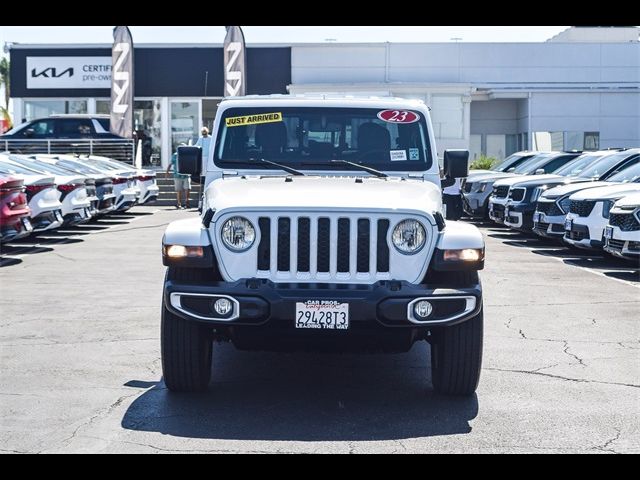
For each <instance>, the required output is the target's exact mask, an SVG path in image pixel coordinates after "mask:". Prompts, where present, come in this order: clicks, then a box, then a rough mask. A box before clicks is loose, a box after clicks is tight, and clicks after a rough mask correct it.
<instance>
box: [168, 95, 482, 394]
mask: <svg viewBox="0 0 640 480" xmlns="http://www.w3.org/2000/svg"><path fill="white" fill-rule="evenodd" d="M213 138H214V143H213V146H212V148H211V149H210V152H209V158H206V159H204V161H203V159H202V158H201V150H200V148H199V147H180V148H179V149H178V150H179V151H178V170H179V171H180V172H182V173H186V174H191V175H192V176H193V177H194V178H197V177H199V176H200V175H203V176H204V177H205V185H204V197H203V200H202V211H201V215H200V216H199V217H195V218H191V219H186V220H180V221H177V222H174V223H172V224H171V225H169V227H168V228H167V230H166V233H165V236H164V239H163V262H164V264H165V265H166V266H167V267H168V269H167V274H166V280H165V284H164V301H163V310H162V368H163V374H164V381H165V383H166V385H167V387H168V388H169V390H171V391H177V392H188V391H200V390H204V389H206V388H207V386H208V383H209V380H210V376H211V353H212V348H213V344H214V342H222V341H230V342H232V343H233V344H234V345H235V347H236V348H239V349H245V350H271V351H295V350H298V351H308V350H314V351H338V352H393V353H397V352H406V351H408V350H409V349H410V348H411V346H412V345H413V343H414V342H416V341H419V340H426V341H427V342H429V343H430V345H431V350H430V351H431V365H432V379H433V382H432V383H433V386H434V389H435V390H436V391H437V392H441V393H445V394H456V395H470V394H472V393H473V392H474V391H475V389H476V387H477V385H478V380H479V377H480V370H481V362H482V335H483V314H482V290H481V285H480V280H479V278H478V270H481V269H482V268H483V266H484V241H483V238H482V235H481V234H480V232H479V231H478V230H477V229H476V228H475V227H474V226H471V225H467V224H462V223H457V222H451V221H447V222H445V220H444V218H443V215H442V195H441V183H444V184H446V183H447V182H451V181H452V179H454V178H460V177H466V175H467V162H468V152H466V151H462V150H448V151H445V152H444V171H445V174H446V178H445V179H444V180H443V181H441V178H440V170H439V166H438V160H437V158H438V157H437V154H436V146H435V139H434V135H433V129H432V125H431V120H430V117H429V109H428V108H427V106H426V105H425V104H424V103H423V102H421V101H416V100H403V99H393V98H371V99H357V98H328V97H324V96H320V97H315V98H309V97H299V96H288V95H274V96H252V97H242V98H236V99H225V100H223V101H222V102H221V103H220V106H219V108H218V111H217V115H216V119H215V125H214V129H213ZM203 165H204V166H203ZM202 168H205V170H206V171H204V172H202V171H201V169H202ZM426 361H427V359H425V362H426Z"/></svg>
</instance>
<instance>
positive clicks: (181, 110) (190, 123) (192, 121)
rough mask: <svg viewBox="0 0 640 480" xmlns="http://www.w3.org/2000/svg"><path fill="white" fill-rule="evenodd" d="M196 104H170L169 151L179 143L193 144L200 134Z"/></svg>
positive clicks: (197, 104)
mask: <svg viewBox="0 0 640 480" xmlns="http://www.w3.org/2000/svg"><path fill="white" fill-rule="evenodd" d="M199 119H200V105H199V103H198V102H171V151H172V152H175V151H177V149H178V146H179V145H180V144H181V143H184V144H185V145H188V144H189V143H190V142H191V143H195V142H196V141H197V140H198V136H199V133H200V128H199V123H200V122H199Z"/></svg>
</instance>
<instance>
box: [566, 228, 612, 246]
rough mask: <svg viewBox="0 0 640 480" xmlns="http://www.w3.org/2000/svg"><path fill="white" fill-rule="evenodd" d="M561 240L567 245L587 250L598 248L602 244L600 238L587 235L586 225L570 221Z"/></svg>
mask: <svg viewBox="0 0 640 480" xmlns="http://www.w3.org/2000/svg"><path fill="white" fill-rule="evenodd" d="M563 240H564V241H565V242H566V243H568V244H569V245H572V246H574V247H577V248H584V249H587V250H598V249H600V248H602V247H603V246H604V242H603V241H602V240H596V239H592V238H591V237H590V236H589V227H588V226H587V225H583V224H581V223H575V222H573V223H572V225H571V229H567V230H565V232H564V237H563Z"/></svg>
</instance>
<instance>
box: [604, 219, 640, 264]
mask: <svg viewBox="0 0 640 480" xmlns="http://www.w3.org/2000/svg"><path fill="white" fill-rule="evenodd" d="M606 229H610V237H611V238H606V237H607V235H606V234H605V243H604V249H605V251H607V252H609V253H610V254H612V255H614V256H616V257H619V258H626V259H628V260H636V261H638V260H640V231H639V230H631V231H626V230H625V231H623V230H621V229H620V227H618V226H607V227H606ZM606 229H605V231H606Z"/></svg>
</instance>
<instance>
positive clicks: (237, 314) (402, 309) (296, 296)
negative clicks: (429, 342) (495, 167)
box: [165, 279, 482, 333]
mask: <svg viewBox="0 0 640 480" xmlns="http://www.w3.org/2000/svg"><path fill="white" fill-rule="evenodd" d="M221 296H222V297H226V298H228V299H231V300H232V303H233V304H234V307H233V310H232V312H230V313H229V314H228V315H227V317H226V318H221V317H220V316H217V315H216V314H215V312H214V310H213V309H212V306H211V304H212V300H215V299H216V297H221ZM416 299H425V300H428V301H429V302H430V303H431V304H432V306H433V311H432V313H431V315H430V316H429V317H428V319H427V320H426V321H417V320H416V319H415V316H414V315H413V314H412V313H411V312H412V309H410V308H409V307H410V305H411V304H412V303H413V302H415V301H416ZM309 300H318V301H323V300H324V301H333V302H338V303H348V304H349V330H359V329H366V328H371V327H372V326H375V327H382V328H383V329H396V328H407V327H409V328H426V329H428V328H431V327H439V326H449V325H454V324H456V323H460V322H464V321H465V320H468V319H469V318H471V317H473V316H474V315H476V314H477V313H478V312H479V311H480V308H481V307H482V289H481V287H480V285H479V284H478V285H475V286H473V287H470V288H456V289H449V288H427V287H426V286H425V285H413V284H410V283H407V282H397V281H381V282H377V283H375V284H373V285H345V284H302V283H295V284H275V283H273V282H271V281H269V280H256V279H250V280H240V281H237V282H233V283H230V282H209V283H205V284H198V285H193V284H187V283H180V282H173V281H170V280H167V281H166V282H165V306H166V308H167V309H168V310H170V311H171V312H172V313H174V314H175V315H178V316H180V317H182V318H185V319H187V320H192V321H197V322H204V323H207V324H211V325H212V326H214V325H215V326H222V325H226V326H252V327H253V326H255V327H258V326H262V327H269V328H273V329H276V330H284V331H289V332H291V331H296V332H298V333H304V332H309V331H310V330H307V329H296V328H295V318H296V303H299V302H307V301H309ZM331 331H332V332H335V331H333V330H331ZM312 333H313V330H312Z"/></svg>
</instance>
